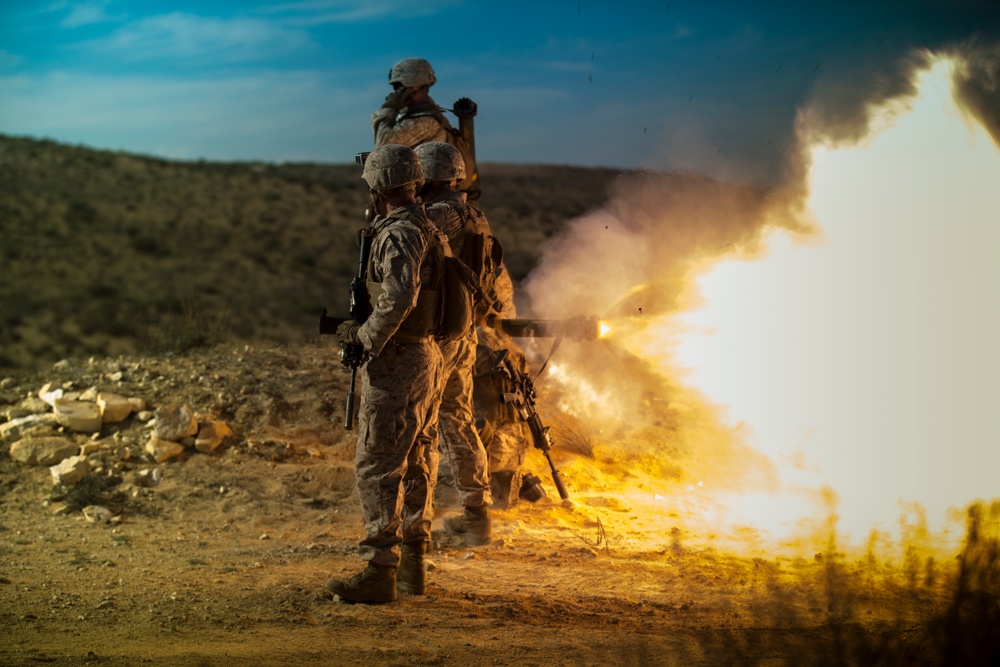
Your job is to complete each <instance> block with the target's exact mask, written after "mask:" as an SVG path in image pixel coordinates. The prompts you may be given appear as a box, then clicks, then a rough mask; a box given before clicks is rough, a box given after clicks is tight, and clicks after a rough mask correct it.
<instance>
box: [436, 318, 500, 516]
mask: <svg viewBox="0 0 1000 667" xmlns="http://www.w3.org/2000/svg"><path fill="white" fill-rule="evenodd" d="M441 354H442V355H443V356H444V373H443V378H444V380H443V382H444V384H443V386H442V388H441V390H440V391H441V408H440V411H439V415H440V418H439V420H438V433H439V435H440V446H441V450H442V451H443V452H444V454H445V456H446V457H447V460H448V463H449V464H450V466H451V470H452V474H453V475H454V477H455V486H456V487H457V489H458V493H459V498H460V500H461V503H462V506H463V507H484V506H488V505H490V504H491V503H492V502H493V497H492V495H491V494H490V475H489V463H488V461H487V458H486V448H485V447H483V443H482V441H481V440H480V439H479V433H478V431H476V423H475V415H474V411H473V405H472V378H473V370H474V366H475V363H476V334H475V332H473V331H470V332H469V334H468V335H467V336H464V337H462V338H460V339H458V340H455V341H451V342H448V343H442V344H441Z"/></svg>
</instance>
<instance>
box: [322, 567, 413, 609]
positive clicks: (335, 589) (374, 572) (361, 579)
mask: <svg viewBox="0 0 1000 667" xmlns="http://www.w3.org/2000/svg"><path fill="white" fill-rule="evenodd" d="M326 589H327V590H328V591H330V592H331V593H336V594H337V595H339V596H340V599H341V600H343V601H344V602H360V603H362V604H381V603H383V602H392V601H393V600H395V599H396V568H394V567H390V566H388V565H374V564H372V563H368V565H367V566H366V567H365V569H363V570H361V572H359V573H357V574H356V575H354V576H353V577H351V578H350V579H348V580H347V581H344V580H342V579H331V580H330V581H328V582H326Z"/></svg>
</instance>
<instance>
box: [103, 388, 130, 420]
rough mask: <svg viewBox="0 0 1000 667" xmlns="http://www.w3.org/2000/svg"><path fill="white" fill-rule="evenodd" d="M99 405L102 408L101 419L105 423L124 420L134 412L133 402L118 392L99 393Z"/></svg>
mask: <svg viewBox="0 0 1000 667" xmlns="http://www.w3.org/2000/svg"><path fill="white" fill-rule="evenodd" d="M97 407H98V408H100V410H101V420H102V421H103V422H104V423H105V424H117V423H119V422H123V421H125V420H126V419H128V416H129V415H130V414H132V402H131V401H130V400H129V399H127V398H125V397H124V396H119V395H118V394H109V393H105V392H101V393H99V394H98V395H97Z"/></svg>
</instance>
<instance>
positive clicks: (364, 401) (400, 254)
mask: <svg viewBox="0 0 1000 667" xmlns="http://www.w3.org/2000/svg"><path fill="white" fill-rule="evenodd" d="M364 179H365V181H367V183H368V185H369V188H370V192H371V198H372V206H373V208H374V210H375V211H376V212H377V213H378V215H377V217H376V218H375V220H374V221H373V222H372V224H371V232H372V234H373V238H372V246H371V257H370V260H369V262H368V268H367V285H368V291H369V294H370V296H371V301H372V314H371V316H370V317H369V318H368V319H367V320H366V321H365V322H364V324H359V323H358V322H355V321H353V320H351V321H348V322H345V323H344V324H342V325H341V326H340V327H339V328H338V329H337V335H338V337H339V338H340V341H341V343H342V344H344V345H350V344H355V345H357V344H360V345H362V346H363V347H364V349H365V352H366V353H367V355H368V358H367V360H366V362H365V363H364V365H363V366H362V368H361V370H362V382H363V385H362V386H363V388H362V392H361V407H360V411H359V415H358V420H359V429H358V444H357V454H356V458H355V463H356V468H357V470H356V475H357V483H358V492H359V495H360V497H361V509H362V514H363V516H364V522H365V530H366V533H367V535H366V537H365V538H364V539H363V540H362V541H361V543H360V555H361V558H362V559H363V560H366V561H368V565H367V566H366V567H365V569H364V570H363V571H362V572H360V573H359V574H357V575H355V576H354V577H352V578H351V579H349V580H346V581H345V580H340V579H331V580H330V581H328V582H327V583H326V587H327V589H329V590H330V591H332V592H333V593H336V594H337V595H339V596H340V597H341V599H343V600H345V601H348V602H362V603H378V602H389V601H392V600H395V599H396V597H397V585H398V587H399V589H400V590H402V591H404V592H409V593H415V594H423V592H424V577H425V574H424V565H423V554H424V553H425V551H426V547H427V544H428V543H429V542H430V537H431V535H430V523H431V518H432V513H433V509H432V508H433V497H432V495H431V491H432V489H433V486H432V484H431V481H430V479H429V477H430V471H429V466H428V462H427V460H426V456H427V453H426V452H424V451H422V448H421V447H420V446H418V443H417V436H418V434H419V433H421V432H422V431H424V430H425V429H426V428H427V427H428V424H430V423H433V422H434V421H436V419H437V405H436V403H435V401H434V400H433V395H434V391H433V388H434V387H437V386H438V384H439V383H440V374H441V352H440V350H439V349H438V346H437V344H436V343H435V342H434V340H433V338H432V336H431V332H432V330H433V329H434V326H435V315H436V301H433V300H430V299H426V298H425V296H428V295H432V294H433V290H431V289H428V288H429V287H430V286H431V285H435V284H436V282H437V280H438V278H437V276H435V275H433V274H434V272H435V268H434V265H433V264H434V263H433V262H432V261H431V260H430V259H429V257H428V248H429V243H430V242H431V240H432V239H431V237H432V235H434V234H437V233H438V232H437V231H436V230H435V229H434V227H433V225H432V224H431V223H430V222H429V221H428V220H427V218H426V217H425V215H424V212H423V207H422V206H420V205H418V204H417V203H416V199H415V194H416V188H417V187H418V186H419V185H420V182H421V180H422V173H421V168H420V162H419V160H418V159H417V156H416V154H415V153H414V152H413V150H412V149H410V148H407V147H405V146H399V145H389V146H383V147H381V148H378V149H376V150H375V151H373V152H372V154H371V155H370V156H369V157H368V160H367V161H366V163H365V168H364ZM429 304H432V305H429ZM397 568H398V569H397Z"/></svg>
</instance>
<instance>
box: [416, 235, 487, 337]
mask: <svg viewBox="0 0 1000 667" xmlns="http://www.w3.org/2000/svg"><path fill="white" fill-rule="evenodd" d="M430 236H431V241H430V244H431V247H430V248H429V249H428V253H434V254H435V256H436V259H435V261H436V262H437V263H438V267H439V269H438V275H439V276H440V283H439V289H440V291H441V305H440V312H439V314H438V325H437V328H436V329H435V331H434V335H435V336H436V337H437V338H441V339H444V340H446V341H453V340H458V339H459V338H461V337H462V336H464V335H466V334H468V333H469V332H470V331H471V330H472V325H473V323H474V322H475V321H476V320H475V316H476V294H477V292H478V290H479V278H478V276H477V275H476V274H475V273H474V272H473V271H472V270H471V269H470V268H469V267H468V266H467V265H466V264H465V262H463V261H462V260H461V259H459V258H458V257H455V256H454V255H452V253H451V245H450V244H449V243H448V237H447V236H445V235H444V234H442V233H441V232H440V231H437V230H435V231H434V232H432V233H431V235H430Z"/></svg>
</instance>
